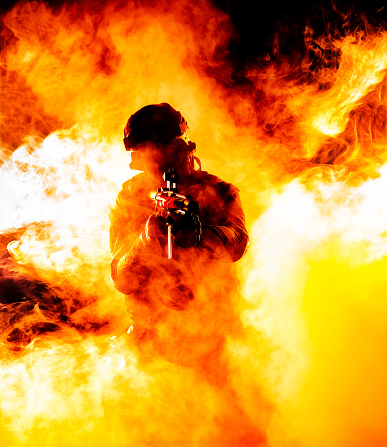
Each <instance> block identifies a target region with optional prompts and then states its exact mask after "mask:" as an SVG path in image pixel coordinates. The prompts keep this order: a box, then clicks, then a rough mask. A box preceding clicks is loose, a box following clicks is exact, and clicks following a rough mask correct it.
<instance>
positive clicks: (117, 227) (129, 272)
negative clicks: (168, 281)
mask: <svg viewBox="0 0 387 447" xmlns="http://www.w3.org/2000/svg"><path fill="white" fill-rule="evenodd" d="M135 207H136V204H135V202H134V200H133V199H132V198H131V196H130V192H129V188H128V187H126V188H124V189H123V190H121V191H120V193H119V194H118V197H117V200H116V203H115V206H114V207H113V208H112V210H111V212H110V215H109V218H110V249H111V252H112V262H111V277H112V280H113V282H114V285H115V287H116V288H117V290H119V291H120V292H122V293H125V294H129V293H131V292H132V291H133V290H136V288H137V287H138V284H137V283H138V282H139V281H141V277H142V276H144V275H145V276H146V275H147V272H146V267H145V265H144V264H145V263H144V260H143V259H141V260H140V257H145V256H146V254H147V251H146V250H144V245H145V244H144V242H143V240H142V235H141V233H139V232H138V230H137V231H136V229H135V228H133V219H132V213H133V212H135V209H136V208H135Z"/></svg>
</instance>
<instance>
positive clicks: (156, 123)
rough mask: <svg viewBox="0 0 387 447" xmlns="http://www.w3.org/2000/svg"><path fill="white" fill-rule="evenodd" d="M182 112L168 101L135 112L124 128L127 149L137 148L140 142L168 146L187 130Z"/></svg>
mask: <svg viewBox="0 0 387 447" xmlns="http://www.w3.org/2000/svg"><path fill="white" fill-rule="evenodd" d="M187 127H188V126H187V122H186V120H185V119H184V118H183V117H182V115H181V113H180V112H178V111H177V110H175V109H174V108H173V107H171V106H170V105H169V104H167V103H161V104H150V105H147V106H145V107H143V108H142V109H140V110H138V111H137V112H136V113H134V114H133V115H132V116H131V117H130V118H129V120H128V122H127V123H126V126H125V128H124V144H125V148H126V150H132V151H133V150H135V148H136V146H137V145H138V144H143V143H147V142H150V143H153V144H155V145H156V146H159V147H161V146H166V145H168V144H170V143H172V141H173V140H174V139H175V138H176V137H180V136H181V135H183V134H184V133H185V132H186V130H187Z"/></svg>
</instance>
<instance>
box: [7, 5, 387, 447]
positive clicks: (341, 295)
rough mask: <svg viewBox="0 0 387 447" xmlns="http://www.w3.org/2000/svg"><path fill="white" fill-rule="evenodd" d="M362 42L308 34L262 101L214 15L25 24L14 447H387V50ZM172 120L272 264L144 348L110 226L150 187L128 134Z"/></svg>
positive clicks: (208, 8) (11, 128) (16, 181)
mask: <svg viewBox="0 0 387 447" xmlns="http://www.w3.org/2000/svg"><path fill="white" fill-rule="evenodd" d="M348 29H349V28H347V31H346V32H345V34H343V33H341V34H340V33H339V32H337V30H335V32H333V31H332V30H329V31H330V32H329V33H328V30H327V32H325V33H323V34H319V35H317V34H316V35H314V33H313V29H311V28H308V29H306V30H305V32H304V43H305V47H304V48H305V52H304V53H303V54H297V55H294V54H293V55H292V56H289V57H287V58H284V57H278V58H277V59H275V60H268V61H266V62H265V63H263V62H262V61H258V62H257V64H255V65H254V64H251V65H249V66H248V67H246V69H245V72H244V79H245V81H246V82H245V83H244V84H243V86H242V85H240V84H238V83H237V82H235V79H233V76H232V73H233V66H232V65H231V63H230V62H229V60H230V58H228V48H229V47H228V45H229V42H230V38H231V37H232V36H233V33H234V32H235V30H234V29H233V26H232V23H231V20H230V19H229V17H228V16H227V15H226V14H225V13H224V12H221V11H220V10H218V9H217V8H215V7H214V6H213V5H211V4H210V3H207V2H206V1H204V0H203V1H202V0H200V1H199V2H195V3H189V2H185V1H184V2H180V3H177V4H174V5H173V7H172V6H170V5H169V4H167V3H165V4H163V3H160V4H157V5H156V4H154V3H152V2H149V3H139V2H125V3H123V2H110V3H108V4H106V5H101V4H99V3H96V4H95V5H94V7H93V6H92V5H90V4H88V3H78V4H68V5H66V4H64V5H62V6H57V7H56V8H53V7H49V6H48V5H46V4H45V3H42V2H29V3H23V2H22V3H19V4H17V5H16V6H15V7H14V8H13V9H12V10H11V11H9V12H8V13H7V14H6V15H4V17H3V27H2V51H1V95H2V98H1V122H0V128H1V144H2V148H1V149H2V152H1V154H2V155H1V160H2V162H1V166H0V178H1V185H2V193H1V195H0V199H1V209H2V212H1V214H0V230H1V233H2V234H1V237H0V249H1V260H0V269H1V272H0V273H1V277H0V298H1V303H2V304H1V309H0V310H1V316H0V328H1V336H0V340H1V346H2V351H1V354H0V360H1V364H0V376H1V396H2V397H1V400H0V411H1V422H0V433H1V439H2V441H3V443H4V444H7V445H10V446H19V445H27V446H30V445H31V446H32V445H37V444H42V445H47V446H50V445H52V446H56V445H59V444H60V445H65V446H70V445H78V444H80V443H86V444H90V445H92V444H93V445H94V444H96V443H97V442H98V443H104V444H105V445H112V446H121V445H122V446H124V445H125V446H126V445H132V444H133V445H134V444H138V445H155V444H157V445H162V446H163V445H165V446H171V445H187V446H196V445H199V444H200V445H205V446H207V445H208V446H210V445H211V446H212V445H220V446H235V445H254V446H257V445H265V446H271V447H283V446H289V447H290V446H292V447H294V446H300V447H304V446H305V447H315V446H325V445H330V446H337V447H344V446H348V445H352V446H363V445H365V444H367V445H373V446H378V445H384V444H385V442H386V438H387V433H386V429H385V427H384V414H383V407H384V401H385V398H386V392H385V377H387V374H386V373H387V371H386V365H385V362H384V360H383V350H384V345H385V341H386V330H385V326H386V324H385V307H386V304H385V301H386V300H385V298H386V297H385V289H386V279H385V278H386V276H385V274H384V271H385V267H386V266H385V264H386V261H385V255H386V252H387V244H386V234H387V224H386V222H387V208H386V206H385V199H384V198H385V195H386V189H387V185H386V179H387V173H386V169H385V166H384V164H385V157H386V154H385V153H386V150H385V147H386V80H385V72H386V66H387V59H386V54H387V51H386V45H387V34H386V32H385V31H384V30H383V29H382V28H379V29H371V28H363V31H360V30H359V29H358V30H357V31H355V30H352V31H350V30H349V31H348ZM292 57H293V58H292ZM159 102H169V103H170V104H171V105H173V106H174V107H175V108H176V109H178V110H180V111H181V112H182V114H183V115H184V117H185V118H186V119H187V121H188V125H189V127H190V137H191V139H192V140H193V141H195V142H196V144H197V147H198V151H197V155H198V156H199V158H201V160H202V165H203V169H205V170H208V171H209V172H211V173H214V174H216V175H219V176H220V177H221V178H223V179H224V180H226V181H229V182H232V183H233V184H235V185H236V186H237V187H238V188H239V189H240V195H241V198H242V203H243V205H244V209H245V213H246V219H247V225H248V230H249V233H250V238H251V245H250V248H249V251H248V253H247V254H246V255H245V256H244V257H243V258H242V260H241V261H239V262H238V263H237V265H236V269H237V277H235V275H234V276H233V275H228V274H227V275H226V274H225V272H224V271H220V272H218V275H217V281H212V282H209V281H207V282H205V281H204V283H203V284H205V287H204V286H203V287H202V288H201V289H200V287H199V289H200V291H199V292H198V293H197V296H196V297H195V299H194V302H195V306H194V307H193V309H194V312H184V311H181V312H179V311H176V312H175V313H174V314H173V315H174V317H173V318H169V319H168V321H167V322H166V323H165V324H164V326H163V333H162V335H163V338H162V340H163V345H162V346H157V347H156V346H154V345H152V344H147V345H146V346H144V347H143V349H141V346H138V344H136V343H133V342H132V341H131V338H130V334H129V336H127V335H125V330H126V329H127V327H128V325H129V324H130V315H129V313H128V311H127V309H126V307H125V305H124V297H123V296H122V295H121V294H120V293H119V292H117V291H116V290H115V289H114V287H113V285H112V283H111V280H110V250H109V219H108V213H109V209H110V207H111V206H112V205H113V203H114V200H115V197H116V195H117V193H118V191H119V189H120V187H121V184H122V183H123V182H124V181H125V180H127V179H128V178H130V177H132V176H133V175H135V174H136V173H135V172H133V171H130V170H129V167H128V164H129V159H128V157H129V156H128V154H127V153H125V151H124V149H123V147H122V129H123V126H124V124H125V122H126V120H127V118H128V117H129V115H130V114H131V113H133V112H134V111H136V110H137V109H138V108H140V107H142V106H144V105H146V104H149V103H159ZM198 276H200V277H198V282H199V283H200V281H201V279H203V278H202V275H198ZM155 287H156V286H155ZM198 316H199V317H198ZM204 316H205V318H204ZM203 322H205V324H203Z"/></svg>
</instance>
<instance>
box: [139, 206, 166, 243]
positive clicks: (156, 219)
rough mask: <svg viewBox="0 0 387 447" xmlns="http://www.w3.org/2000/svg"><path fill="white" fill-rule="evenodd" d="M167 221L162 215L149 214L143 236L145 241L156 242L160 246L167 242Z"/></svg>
mask: <svg viewBox="0 0 387 447" xmlns="http://www.w3.org/2000/svg"><path fill="white" fill-rule="evenodd" d="M167 235H168V229H167V221H166V219H165V218H164V217H161V216H159V215H157V214H156V213H153V214H151V215H150V216H149V217H148V220H147V221H146V223H145V229H144V236H145V240H146V241H147V242H151V243H153V242H158V243H159V244H160V245H161V246H164V245H166V244H167V239H168V236H167Z"/></svg>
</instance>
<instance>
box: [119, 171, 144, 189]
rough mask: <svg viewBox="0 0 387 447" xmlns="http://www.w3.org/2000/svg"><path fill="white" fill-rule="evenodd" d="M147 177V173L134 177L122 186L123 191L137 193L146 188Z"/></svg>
mask: <svg viewBox="0 0 387 447" xmlns="http://www.w3.org/2000/svg"><path fill="white" fill-rule="evenodd" d="M146 180H147V176H146V174H145V172H140V173H139V174H136V175H134V176H133V177H131V178H130V179H129V180H126V182H124V183H123V184H122V190H121V191H126V192H135V191H137V190H139V189H142V188H144V186H145V184H146Z"/></svg>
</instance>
